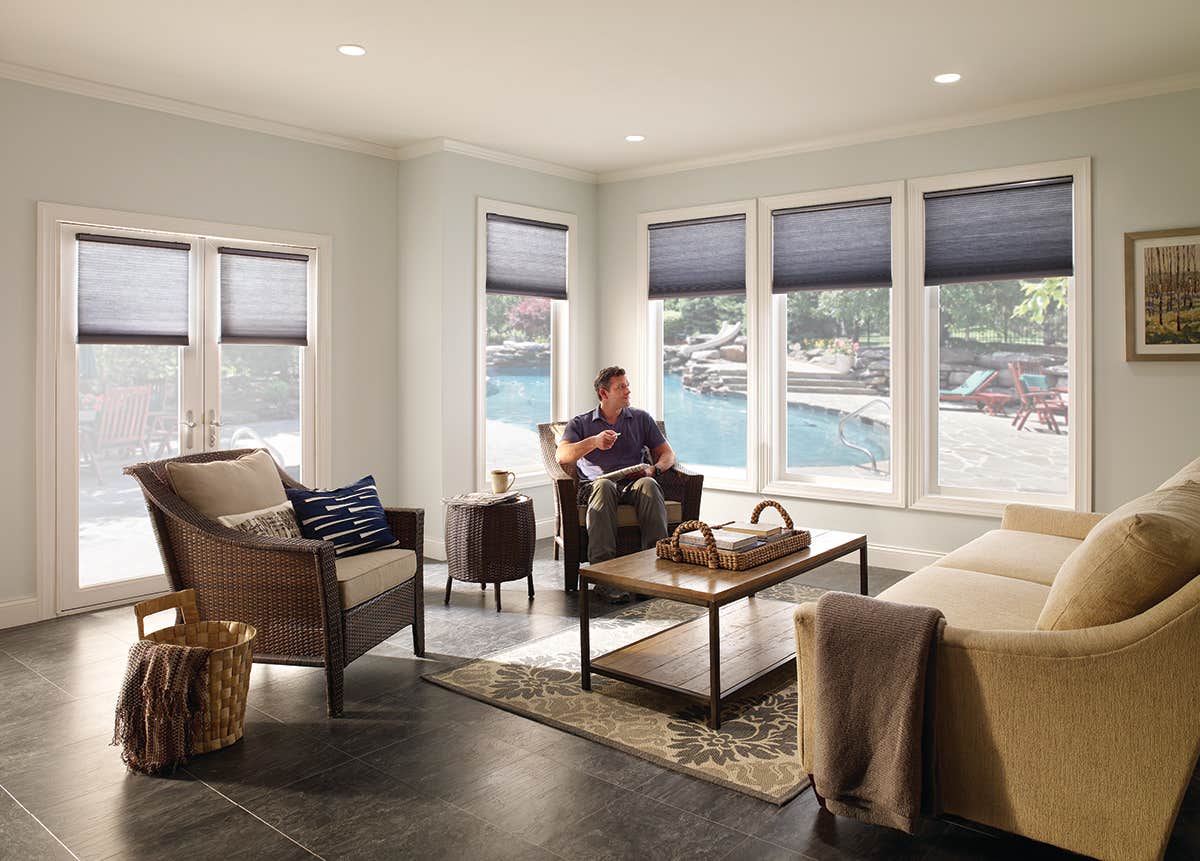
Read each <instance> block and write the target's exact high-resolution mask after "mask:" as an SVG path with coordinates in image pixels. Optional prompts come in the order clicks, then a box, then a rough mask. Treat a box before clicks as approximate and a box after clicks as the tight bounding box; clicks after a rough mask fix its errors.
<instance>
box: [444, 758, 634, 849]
mask: <svg viewBox="0 0 1200 861" xmlns="http://www.w3.org/2000/svg"><path fill="white" fill-rule="evenodd" d="M626 795H627V793H626V791H625V790H623V789H621V788H620V787H618V786H616V785H614V784H611V783H606V782H605V781H603V780H600V779H599V778H598V777H592V776H590V775H588V774H585V773H584V772H582V771H577V770H576V769H573V768H570V767H569V766H565V765H562V764H560V763H557V762H554V761H553V760H551V759H547V758H546V757H544V756H539V755H537V754H533V755H530V756H527V757H525V758H524V759H521V760H518V761H517V762H513V763H510V764H508V765H504V766H501V767H500V768H497V769H495V770H494V771H491V772H490V773H488V774H486V775H484V776H483V777H481V778H479V779H478V780H476V781H474V782H472V783H468V784H463V785H462V786H460V787H459V788H457V789H456V790H455V791H452V792H449V793H447V794H446V796H445V797H446V799H447V800H448V801H450V802H451V803H453V804H455V805H456V806H458V807H461V808H463V809H464V810H466V811H468V812H469V813H473V814H475V815H476V816H478V817H479V818H480V819H483V820H486V821H487V822H490V823H492V824H493V825H495V826H497V827H499V828H503V829H504V830H505V831H508V832H510V833H513V834H516V835H517V836H518V837H520V838H522V839H523V840H528V841H529V842H530V843H536V844H539V845H546V844H547V843H549V842H551V841H553V840H555V839H557V838H558V837H560V836H562V835H564V834H566V833H568V832H570V831H571V830H572V829H573V828H574V823H576V822H577V821H578V820H580V819H583V818H584V817H586V816H588V815H589V814H591V813H594V812H596V811H597V810H600V809H601V808H604V807H606V806H607V805H608V804H612V803H615V802H618V801H619V800H620V799H622V798H624V797H625V796H626Z"/></svg>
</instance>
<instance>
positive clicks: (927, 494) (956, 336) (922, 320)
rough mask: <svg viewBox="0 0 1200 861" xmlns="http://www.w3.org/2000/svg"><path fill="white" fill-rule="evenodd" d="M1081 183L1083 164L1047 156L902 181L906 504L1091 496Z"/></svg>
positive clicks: (1078, 500)
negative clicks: (916, 347)
mask: <svg viewBox="0 0 1200 861" xmlns="http://www.w3.org/2000/svg"><path fill="white" fill-rule="evenodd" d="M1086 182H1087V173H1086V163H1082V164H1081V163H1065V164H1064V163H1060V164H1058V165H1046V166H1034V167H1030V168H1022V169H1014V170H1008V171H993V172H987V173H983V174H971V175H966V176H962V175H960V176H954V177H941V178H934V179H928V180H921V181H918V182H915V183H913V184H912V187H911V188H910V202H911V205H912V206H913V207H914V208H915V209H916V210H918V218H917V223H918V224H919V225H920V237H921V240H922V241H921V243H920V245H919V247H920V249H921V252H922V254H921V259H920V260H917V261H914V269H913V272H914V277H915V276H917V274H918V273H919V281H918V282H917V287H916V289H918V290H920V291H921V298H922V301H921V309H922V310H921V314H920V316H919V319H918V323H919V329H920V336H919V337H920V339H921V340H922V341H923V350H922V352H923V354H924V357H925V361H924V373H923V374H922V375H921V380H922V391H921V395H922V403H923V405H924V406H923V410H922V413H923V418H924V421H923V422H922V431H923V433H922V435H921V456H922V469H921V470H920V474H919V476H918V478H919V483H918V487H917V500H915V502H916V504H918V505H921V506H926V507H938V508H951V509H958V510H962V509H964V508H965V509H967V510H970V509H971V508H972V503H973V502H974V501H977V500H982V501H983V507H984V510H990V506H994V504H995V503H996V502H999V501H1008V500H1013V501H1030V502H1040V503H1047V504H1054V505H1064V506H1078V505H1083V506H1085V507H1086V506H1087V505H1088V504H1089V503H1090V489H1089V484H1088V477H1087V473H1088V472H1089V469H1088V466H1087V463H1086V454H1085V452H1086V444H1087V433H1086V421H1087V418H1086V417H1087V409H1088V407H1087V394H1088V390H1089V388H1090V385H1089V380H1088V369H1087V367H1086V364H1087V363H1086V362H1085V361H1084V360H1083V359H1082V358H1081V353H1086V350H1087V334H1086V330H1087V325H1085V324H1083V323H1082V322H1081V319H1082V320H1086V317H1082V318H1081V314H1086V313H1087V311H1086V308H1087V296H1086V291H1080V290H1079V279H1078V275H1079V269H1080V267H1081V265H1082V266H1086V260H1084V256H1085V254H1086V252H1085V254H1081V253H1080V250H1081V249H1080V245H1081V243H1082V242H1086V237H1087V235H1088V234H1087V231H1086V229H1085V226H1086V213H1084V212H1080V207H1079V206H1078V201H1079V199H1080V195H1081V192H1082V191H1083V190H1085V189H1086ZM1084 199H1086V198H1084ZM1085 247H1086V246H1085Z"/></svg>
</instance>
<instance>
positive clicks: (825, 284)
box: [771, 197, 892, 293]
mask: <svg viewBox="0 0 1200 861" xmlns="http://www.w3.org/2000/svg"><path fill="white" fill-rule="evenodd" d="M891 286H892V199H891V198H890V197H880V198H873V199H871V200H855V201H848V202H845V203H832V204H826V205H821V206H804V207H798V208H796V209H777V210H775V211H774V212H772V213H771V290H772V292H774V293H790V292H793V291H796V290H829V289H851V288H858V287H891Z"/></svg>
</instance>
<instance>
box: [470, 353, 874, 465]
mask: <svg viewBox="0 0 1200 861" xmlns="http://www.w3.org/2000/svg"><path fill="white" fill-rule="evenodd" d="M488 390H489V392H490V394H489V395H488V396H487V417H488V419H489V420H492V421H502V422H505V423H508V424H512V425H516V426H518V427H521V428H524V429H527V430H532V431H536V430H537V425H538V422H541V421H545V418H544V416H547V415H549V414H550V377H549V376H548V375H546V374H539V373H532V372H528V371H526V372H521V371H517V372H510V373H501V372H496V371H494V370H493V371H492V372H491V373H490V374H489V384H488ZM663 402H664V403H663V406H664V409H663V416H662V418H663V419H664V420H665V421H666V423H667V430H668V436H669V438H670V440H671V446H672V447H673V448H674V449H675V452H676V454H678V455H679V459H680V460H681V461H683V462H684V463H694V464H710V465H712V466H744V465H745V455H744V454H743V453H744V452H745V451H746V400H745V398H742V397H736V396H734V397H722V396H718V395H700V394H697V393H695V392H691V391H688V390H687V389H685V388H684V387H683V384H682V382H681V380H680V377H678V376H676V375H673V374H672V375H668V376H666V377H664V378H663ZM840 418H841V416H840V414H838V413H835V412H828V411H826V410H823V409H820V408H818V407H813V406H809V405H808V404H788V434H787V435H788V466H789V467H812V466H852V465H856V464H860V465H862V464H869V463H870V458H868V457H867V456H866V455H864V454H863V453H862V452H860V451H855V450H854V449H852V448H848V447H847V446H844V445H842V443H841V442H840V441H839V440H838V436H837V425H838V420H839V419H840ZM846 438H847V439H848V440H850V441H851V442H853V443H855V444H857V445H861V446H864V447H866V448H868V449H870V450H871V451H872V452H873V453H874V454H875V457H876V458H878V459H879V460H881V461H884V460H888V459H889V451H890V442H889V434H888V429H887V427H885V426H882V425H878V424H866V423H864V422H858V421H855V422H849V423H848V424H847V425H846Z"/></svg>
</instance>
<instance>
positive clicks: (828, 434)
mask: <svg viewBox="0 0 1200 861" xmlns="http://www.w3.org/2000/svg"><path fill="white" fill-rule="evenodd" d="M890 304H891V290H890V289H888V288H886V287H881V288H862V289H853V290H802V291H796V292H792V293H788V294H787V355H786V356H785V357H784V361H785V364H786V372H787V384H786V398H787V469H788V472H798V473H802V474H808V475H820V476H829V477H831V478H835V479H836V478H841V479H846V481H847V483H850V482H851V481H852V482H853V483H854V484H856V485H858V484H860V482H862V481H864V480H866V481H872V482H878V483H879V485H880V489H881V490H884V489H887V488H888V487H890V486H891V472H892V465H891V427H892V399H891V388H892V387H891V378H892V363H891V343H890V332H891V319H890Z"/></svg>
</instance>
